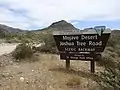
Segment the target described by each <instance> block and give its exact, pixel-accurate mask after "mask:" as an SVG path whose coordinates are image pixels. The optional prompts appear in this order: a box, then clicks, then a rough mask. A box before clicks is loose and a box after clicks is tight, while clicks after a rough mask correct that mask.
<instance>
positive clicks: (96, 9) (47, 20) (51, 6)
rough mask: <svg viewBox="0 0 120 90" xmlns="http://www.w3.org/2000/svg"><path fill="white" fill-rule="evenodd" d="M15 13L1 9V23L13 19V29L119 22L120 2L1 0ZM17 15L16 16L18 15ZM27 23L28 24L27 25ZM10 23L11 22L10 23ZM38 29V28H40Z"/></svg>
mask: <svg viewBox="0 0 120 90" xmlns="http://www.w3.org/2000/svg"><path fill="white" fill-rule="evenodd" d="M0 4H7V5H8V6H9V8H12V9H14V10H16V11H17V10H25V11H26V13H25V12H22V13H23V15H19V16H18V14H15V13H14V14H13V13H12V12H11V11H9V10H7V9H5V8H2V7H0V11H1V14H0V22H1V23H2V21H6V20H8V21H9V20H11V21H13V22H15V23H9V24H10V25H11V26H14V27H16V26H17V27H19V28H23V29H30V28H31V27H34V25H35V26H38V27H43V26H48V25H49V24H51V23H52V22H54V21H58V20H62V19H64V20H67V21H71V20H118V19H119V20H120V12H119V11H120V5H119V4H120V0H59V1H58V0H24V1H22V0H0ZM15 15H16V16H15ZM25 22H26V23H25ZM7 24H8V23H7ZM38 27H37V28H38Z"/></svg>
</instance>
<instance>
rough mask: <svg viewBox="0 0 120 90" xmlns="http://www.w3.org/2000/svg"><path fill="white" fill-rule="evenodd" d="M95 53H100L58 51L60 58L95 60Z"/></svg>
mask: <svg viewBox="0 0 120 90" xmlns="http://www.w3.org/2000/svg"><path fill="white" fill-rule="evenodd" d="M97 55H100V54H84V53H83V54H82V53H81V54H80V53H60V59H64V60H83V61H91V60H93V59H94V60H95V59H96V57H97Z"/></svg>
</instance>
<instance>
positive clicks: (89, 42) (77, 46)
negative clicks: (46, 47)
mask: <svg viewBox="0 0 120 90" xmlns="http://www.w3.org/2000/svg"><path fill="white" fill-rule="evenodd" d="M109 36H110V33H103V34H102V35H101V36H99V35H98V34H84V33H83V34H76V33H74V32H73V34H67V35H61V34H60V35H59V34H56V35H54V39H55V42H56V45H57V47H58V50H59V51H66V52H103V51H104V48H105V46H106V44H107V41H108V38H109Z"/></svg>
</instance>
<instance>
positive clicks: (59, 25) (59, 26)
mask: <svg viewBox="0 0 120 90" xmlns="http://www.w3.org/2000/svg"><path fill="white" fill-rule="evenodd" d="M65 30H69V31H76V30H79V29H77V28H76V27H74V26H73V25H72V24H71V23H68V22H66V21H65V20H61V21H58V22H54V23H52V24H51V25H50V26H48V27H46V28H43V29H39V30H32V31H30V32H31V33H33V32H35V33H38V32H49V31H50V32H52V31H65ZM27 31H28V30H21V29H18V28H13V27H9V26H6V25H2V24H0V36H1V35H2V36H4V35H5V34H8V33H18V34H19V33H25V32H27ZM111 36H120V30H113V31H112V33H111Z"/></svg>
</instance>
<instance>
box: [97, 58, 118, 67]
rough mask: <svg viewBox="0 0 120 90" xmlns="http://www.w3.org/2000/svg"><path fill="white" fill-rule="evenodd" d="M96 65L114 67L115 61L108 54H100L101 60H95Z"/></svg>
mask: <svg viewBox="0 0 120 90" xmlns="http://www.w3.org/2000/svg"><path fill="white" fill-rule="evenodd" d="M96 64H97V65H98V66H103V67H105V68H106V67H113V68H116V63H115V61H114V60H113V59H112V58H111V57H110V56H102V58H101V60H98V61H96Z"/></svg>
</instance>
